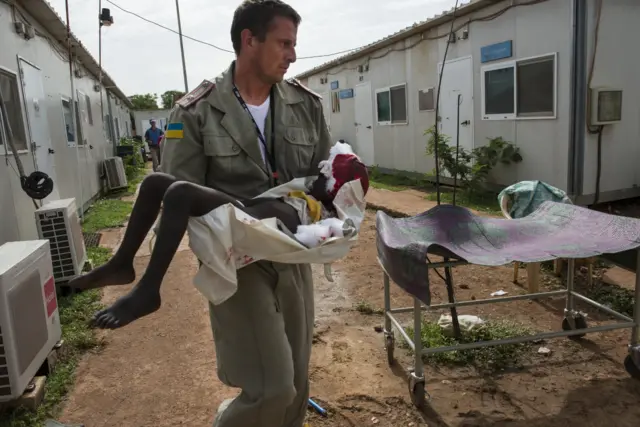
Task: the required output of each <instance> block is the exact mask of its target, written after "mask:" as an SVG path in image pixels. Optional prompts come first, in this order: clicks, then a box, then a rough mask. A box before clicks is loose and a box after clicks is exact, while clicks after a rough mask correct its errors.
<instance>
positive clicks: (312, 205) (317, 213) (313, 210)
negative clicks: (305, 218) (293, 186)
mask: <svg viewBox="0 0 640 427" xmlns="http://www.w3.org/2000/svg"><path fill="white" fill-rule="evenodd" d="M289 197H297V198H298V199H304V200H305V201H306V202H307V209H308V210H309V216H310V217H311V220H312V221H313V222H318V221H320V219H321V218H322V205H320V202H318V201H317V200H316V199H314V198H313V197H311V196H309V195H308V194H307V193H305V192H304V191H292V192H290V193H289Z"/></svg>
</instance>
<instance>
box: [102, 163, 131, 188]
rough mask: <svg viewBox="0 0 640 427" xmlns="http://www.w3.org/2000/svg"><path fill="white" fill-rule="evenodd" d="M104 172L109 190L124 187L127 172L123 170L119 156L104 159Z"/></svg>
mask: <svg viewBox="0 0 640 427" xmlns="http://www.w3.org/2000/svg"><path fill="white" fill-rule="evenodd" d="M104 173H105V175H107V186H108V187H109V190H117V189H120V188H125V187H126V186H127V185H128V183H127V174H126V173H125V172H124V163H122V158H121V157H109V158H107V159H104Z"/></svg>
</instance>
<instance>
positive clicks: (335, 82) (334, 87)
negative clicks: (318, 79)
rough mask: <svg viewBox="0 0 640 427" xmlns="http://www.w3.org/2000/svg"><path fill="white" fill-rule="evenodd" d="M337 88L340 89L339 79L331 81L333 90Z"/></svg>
mask: <svg viewBox="0 0 640 427" xmlns="http://www.w3.org/2000/svg"><path fill="white" fill-rule="evenodd" d="M336 89H338V81H337V80H336V81H334V82H331V90H336Z"/></svg>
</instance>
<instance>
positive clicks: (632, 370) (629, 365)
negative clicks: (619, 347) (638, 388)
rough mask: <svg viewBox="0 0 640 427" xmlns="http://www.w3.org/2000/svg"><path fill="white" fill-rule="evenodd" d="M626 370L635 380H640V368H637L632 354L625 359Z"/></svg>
mask: <svg viewBox="0 0 640 427" xmlns="http://www.w3.org/2000/svg"><path fill="white" fill-rule="evenodd" d="M624 369H625V370H626V371H627V373H628V374H629V375H630V376H631V378H633V379H634V380H640V368H639V367H638V366H636V364H635V362H634V361H633V357H631V355H630V354H627V357H625V358H624Z"/></svg>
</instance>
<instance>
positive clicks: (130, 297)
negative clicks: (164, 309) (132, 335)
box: [92, 283, 161, 329]
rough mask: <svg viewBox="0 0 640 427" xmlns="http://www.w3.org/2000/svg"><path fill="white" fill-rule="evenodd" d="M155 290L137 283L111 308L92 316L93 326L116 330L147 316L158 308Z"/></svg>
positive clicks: (159, 302)
mask: <svg viewBox="0 0 640 427" xmlns="http://www.w3.org/2000/svg"><path fill="white" fill-rule="evenodd" d="M160 305H161V299H160V294H159V293H158V290H157V289H154V288H150V287H149V286H141V283H138V284H137V285H136V286H135V287H134V288H133V289H132V290H131V292H129V293H128V294H127V295H125V296H123V297H121V298H119V299H118V300H117V301H116V302H115V303H113V305H112V306H111V307H108V308H106V309H104V310H102V311H99V312H97V313H96V314H95V315H94V316H93V322H92V323H93V325H94V326H96V327H98V328H101V329H118V328H122V327H123V326H126V325H128V324H129V323H131V322H133V321H134V320H136V319H139V318H141V317H144V316H147V315H149V314H151V313H153V312H155V311H157V310H158V309H159V308H160Z"/></svg>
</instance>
